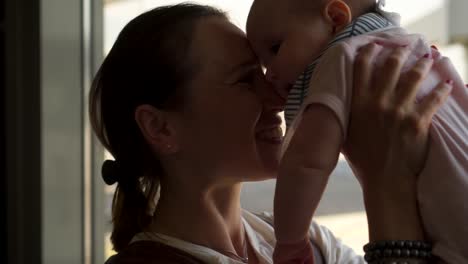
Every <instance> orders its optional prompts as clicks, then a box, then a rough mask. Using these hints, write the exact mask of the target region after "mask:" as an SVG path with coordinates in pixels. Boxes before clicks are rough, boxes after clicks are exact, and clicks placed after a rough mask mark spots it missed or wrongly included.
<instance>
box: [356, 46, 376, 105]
mask: <svg viewBox="0 0 468 264" xmlns="http://www.w3.org/2000/svg"><path fill="white" fill-rule="evenodd" d="M378 47H379V46H378V45H377V44H375V43H370V44H367V45H366V46H364V47H362V48H360V50H359V54H358V55H357V56H356V61H355V64H354V78H353V80H354V81H353V98H363V97H364V96H369V95H370V93H369V91H368V90H369V89H370V88H371V86H372V85H371V79H372V72H373V68H374V66H373V62H374V59H375V57H376V56H377V54H378V51H379V48H378ZM353 101H354V100H353Z"/></svg>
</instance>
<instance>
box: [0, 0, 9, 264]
mask: <svg viewBox="0 0 468 264" xmlns="http://www.w3.org/2000/svg"><path fill="white" fill-rule="evenodd" d="M0 107H1V108H0V195H1V197H0V201H1V204H0V211H1V212H2V213H0V226H1V230H0V237H1V238H0V239H1V241H0V245H6V243H7V241H6V237H7V226H6V213H5V210H4V208H6V206H7V204H6V195H7V194H6V193H7V190H6V177H5V174H6V171H5V2H4V1H1V2H0ZM7 254H8V252H7V251H6V247H5V246H0V256H1V257H0V262H1V263H6V260H7V258H8V257H7Z"/></svg>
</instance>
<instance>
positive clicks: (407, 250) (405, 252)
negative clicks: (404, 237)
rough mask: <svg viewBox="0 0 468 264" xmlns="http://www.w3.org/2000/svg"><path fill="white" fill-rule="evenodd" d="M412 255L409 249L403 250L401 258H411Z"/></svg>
mask: <svg viewBox="0 0 468 264" xmlns="http://www.w3.org/2000/svg"><path fill="white" fill-rule="evenodd" d="M410 253H411V252H410V251H409V249H402V250H401V256H402V257H404V258H407V257H409V256H410Z"/></svg>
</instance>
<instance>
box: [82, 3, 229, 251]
mask: <svg viewBox="0 0 468 264" xmlns="http://www.w3.org/2000/svg"><path fill="white" fill-rule="evenodd" d="M212 16H216V17H222V18H226V16H225V14H224V13H223V12H222V11H220V10H218V9H216V8H213V7H209V6H202V5H196V4H178V5H172V6H163V7H158V8H155V9H153V10H150V11H148V12H146V13H143V14H141V15H140V16H138V17H136V18H135V19H133V20H132V21H131V22H130V23H128V24H127V25H126V26H125V27H124V29H123V30H122V31H121V32H120V34H119V36H118V38H117V40H116V42H115V43H114V45H113V47H112V49H111V51H110V52H109V54H108V55H107V57H106V58H105V60H104V62H103V63H102V65H101V68H100V69H99V71H98V73H97V74H96V76H95V78H94V81H93V84H92V88H91V91H90V99H89V100H90V107H89V113H90V119H91V123H92V126H93V129H94V132H95V133H96V135H97V137H98V138H99V140H100V141H101V143H102V144H103V145H104V147H105V148H106V149H107V150H108V151H109V152H110V153H111V154H112V155H113V157H114V158H115V162H114V161H106V162H105V163H104V166H103V171H102V172H103V177H104V179H105V181H106V183H107V184H113V183H115V182H118V185H117V188H116V191H115V194H114V198H113V202H112V222H113V230H112V235H111V241H112V243H113V246H114V249H115V250H116V251H117V252H119V251H121V250H122V249H124V248H125V247H126V246H127V245H128V243H129V242H130V240H131V239H132V238H133V236H134V235H135V234H137V233H138V232H141V231H143V229H144V228H145V226H147V225H148V224H149V223H150V221H151V218H152V217H153V216H152V214H153V212H152V211H153V209H154V207H155V203H156V194H157V191H158V189H159V179H160V177H161V176H163V175H164V171H163V170H162V167H161V165H160V163H159V160H158V158H157V157H156V156H155V154H154V153H153V152H152V150H151V149H150V147H149V146H148V144H147V143H146V142H145V140H144V138H143V135H142V134H141V132H140V129H139V127H138V125H137V123H136V121H135V119H134V113H135V110H136V108H137V106H139V105H142V104H150V105H152V106H154V107H156V108H158V109H175V108H177V107H179V106H180V105H181V104H182V103H183V99H184V97H183V92H184V91H183V88H184V87H185V86H186V84H187V83H188V82H189V81H190V79H191V78H192V76H193V74H194V68H195V67H193V66H194V63H193V62H191V61H190V59H189V57H190V56H189V53H190V52H191V51H190V46H191V40H192V38H193V36H192V35H193V31H194V28H195V26H196V24H197V22H198V21H199V20H200V19H201V18H204V17H212Z"/></svg>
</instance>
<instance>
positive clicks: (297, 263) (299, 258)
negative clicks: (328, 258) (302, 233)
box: [273, 238, 314, 264]
mask: <svg viewBox="0 0 468 264" xmlns="http://www.w3.org/2000/svg"><path fill="white" fill-rule="evenodd" d="M273 263H275V264H314V251H313V250H312V246H311V245H310V241H309V239H308V238H307V239H305V240H303V241H300V242H297V243H276V247H275V252H274V253H273Z"/></svg>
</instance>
